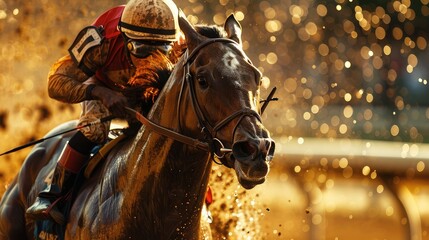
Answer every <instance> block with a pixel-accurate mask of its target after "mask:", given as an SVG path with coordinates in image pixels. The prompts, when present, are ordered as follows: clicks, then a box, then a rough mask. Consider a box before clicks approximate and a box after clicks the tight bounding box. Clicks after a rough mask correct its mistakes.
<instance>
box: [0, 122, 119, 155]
mask: <svg viewBox="0 0 429 240" xmlns="http://www.w3.org/2000/svg"><path fill="white" fill-rule="evenodd" d="M114 118H115V117H114V116H112V115H110V116H107V117H104V118H101V119H97V120H95V121H92V122H89V123H87V124H85V125H82V126H77V127H75V128H72V129H69V130H66V131H63V132H60V133H56V134H54V135H52V136H47V137H44V138H41V139H38V140H34V141H31V142H29V143H26V144H24V145H21V146H18V147H16V148H13V149H11V150H9V151H6V152H4V153H1V154H0V156H3V155H6V154H9V153H13V152H16V151H19V150H21V149H23V148H26V147H30V146H33V145H35V144H38V143H41V142H43V141H45V140H48V139H50V138H53V137H56V136H59V135H63V134H66V133H69V132H73V131H77V130H79V129H82V128H86V127H89V126H92V125H95V124H99V123H103V122H107V121H110V120H112V119H114Z"/></svg>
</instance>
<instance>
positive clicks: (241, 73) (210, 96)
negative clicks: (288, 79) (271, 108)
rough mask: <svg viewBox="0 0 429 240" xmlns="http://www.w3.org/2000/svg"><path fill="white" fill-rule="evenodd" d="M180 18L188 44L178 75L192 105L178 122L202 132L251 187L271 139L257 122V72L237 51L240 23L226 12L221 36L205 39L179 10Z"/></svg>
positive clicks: (265, 163)
mask: <svg viewBox="0 0 429 240" xmlns="http://www.w3.org/2000/svg"><path fill="white" fill-rule="evenodd" d="M179 23H180V28H181V30H182V31H183V33H184V34H185V37H186V44H187V46H188V52H187V53H185V58H184V60H183V61H184V67H183V69H184V73H183V74H184V77H185V79H186V81H185V83H184V84H185V85H186V84H188V85H189V86H188V87H189V90H190V91H189V98H188V99H190V102H191V103H189V104H188V107H189V108H193V110H192V109H189V110H188V109H182V110H184V111H185V114H183V116H182V117H181V122H182V123H181V124H182V126H186V129H193V130H192V131H194V132H195V133H197V134H200V135H202V136H201V137H202V138H204V139H205V141H207V142H209V146H210V149H211V152H212V153H213V154H214V155H215V156H216V157H217V158H218V159H220V160H221V161H222V163H224V164H225V165H226V166H228V167H231V168H234V169H235V171H236V174H237V176H238V180H239V182H240V184H241V185H242V186H243V187H244V188H246V189H251V188H253V187H254V186H256V185H258V184H261V183H263V182H264V181H265V177H266V176H267V174H268V171H269V162H270V161H271V159H272V157H273V154H274V149H275V143H274V141H273V140H272V139H271V138H270V134H269V132H268V131H267V130H266V129H265V127H264V126H263V125H262V122H261V117H260V105H259V103H260V96H259V92H260V84H261V73H260V72H259V71H258V69H257V68H256V67H255V66H254V65H253V64H252V63H251V61H250V60H249V59H248V57H247V56H246V54H245V53H244V51H243V50H242V41H241V26H240V24H239V23H238V21H237V20H236V19H235V18H234V16H233V15H231V16H229V17H228V18H227V20H226V21H225V24H224V33H223V35H224V36H222V34H220V35H219V36H215V37H214V38H213V37H210V38H209V37H207V36H204V35H202V34H200V33H199V32H198V31H197V30H196V29H195V28H194V27H193V26H192V25H191V24H190V23H189V22H188V21H187V19H186V17H185V16H184V14H183V13H182V14H181V16H180V18H179ZM222 31H223V30H222ZM200 32H201V31H200ZM205 35H207V34H205ZM182 90H183V89H182ZM195 115H196V116H197V119H195Z"/></svg>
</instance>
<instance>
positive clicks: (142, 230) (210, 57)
mask: <svg viewBox="0 0 429 240" xmlns="http://www.w3.org/2000/svg"><path fill="white" fill-rule="evenodd" d="M180 27H181V29H182V31H183V32H184V34H185V36H186V41H187V45H188V53H187V54H185V56H184V57H183V58H182V59H181V60H180V61H179V62H178V64H177V65H176V68H175V69H174V71H173V73H172V75H171V76H170V79H169V80H168V81H167V83H166V85H165V86H164V88H163V90H162V93H161V94H160V96H159V98H158V100H157V101H156V103H155V105H154V106H153V107H152V110H151V112H150V113H149V115H148V117H149V119H150V120H151V121H152V122H154V123H156V124H158V125H160V126H164V127H167V128H168V129H171V130H173V131H175V132H178V133H180V134H182V135H184V136H189V137H191V138H193V139H200V140H201V141H203V142H207V146H209V151H202V150H201V149H198V148H196V147H195V146H191V145H188V144H184V143H182V142H180V141H176V140H174V139H173V138H171V137H166V136H163V135H161V134H159V133H157V132H154V131H150V130H148V129H147V128H146V127H145V126H143V127H142V128H141V129H140V130H139V132H138V134H137V135H136V136H135V138H134V139H128V140H126V141H124V142H122V143H120V145H119V146H117V147H116V148H115V149H113V150H112V152H111V153H110V154H109V156H108V157H107V159H106V160H105V162H104V163H103V164H102V166H100V167H99V168H97V170H96V172H95V173H94V174H93V175H92V177H91V178H90V179H88V181H86V182H85V183H84V185H83V186H82V187H81V188H80V190H79V192H78V194H77V197H76V199H75V202H74V204H73V205H72V208H71V212H70V217H69V219H68V224H67V226H66V234H65V238H66V239H105V238H106V237H108V238H109V239H201V238H210V236H208V235H205V234H204V232H202V231H201V229H202V225H201V223H200V222H201V210H202V207H203V204H204V197H205V192H206V189H207V184H208V179H209V174H210V170H211V165H212V161H211V157H212V154H211V152H212V153H216V154H218V155H223V154H224V153H223V152H221V149H220V146H223V145H224V148H226V149H228V148H229V149H231V151H228V152H227V153H226V154H225V156H224V158H223V162H224V163H225V164H226V165H227V166H229V167H233V168H234V169H235V171H236V173H237V178H238V180H239V182H240V184H241V185H242V186H243V187H245V188H247V189H250V188H253V187H254V186H255V185H257V184H261V183H263V182H264V181H265V177H266V175H267V174H268V170H269V167H268V162H269V161H270V160H271V158H272V156H273V154H274V142H273V141H272V139H271V138H270V137H269V133H268V131H267V130H266V129H265V128H264V126H263V125H262V123H261V120H260V117H259V114H258V111H259V109H258V107H259V105H258V104H259V100H260V99H259V85H260V75H259V72H258V71H257V70H256V69H255V67H254V66H253V65H252V64H251V63H250V61H249V60H248V59H247V57H246V55H245V54H244V52H243V51H242V49H241V27H240V25H239V23H238V22H237V21H236V20H235V18H234V17H233V16H230V17H229V18H228V19H227V20H226V22H225V26H224V28H225V30H226V33H227V39H222V38H218V39H217V40H215V41H212V40H210V39H207V38H206V37H203V36H202V35H200V34H198V33H197V32H196V31H195V29H194V28H193V27H192V26H191V25H190V24H189V22H188V21H187V20H186V18H185V17H184V16H183V15H182V16H181V17H180ZM219 37H221V36H220V35H219ZM72 125H73V123H68V124H64V125H62V126H60V127H59V128H58V129H55V130H54V131H56V132H59V131H61V130H62V129H66V128H68V127H70V126H72ZM67 137H69V136H67V135H66V136H64V137H63V138H57V139H52V140H49V141H47V142H44V143H42V144H39V145H37V146H36V147H35V148H34V149H33V151H32V153H31V154H30V155H29V157H28V158H27V159H26V160H25V162H24V164H23V166H22V168H21V171H20V172H19V174H18V175H17V177H16V179H15V180H14V182H13V183H11V185H10V187H9V188H8V190H7V192H6V193H5V195H4V196H3V198H2V202H1V205H0V237H1V238H2V239H26V238H28V239H31V238H32V234H33V232H32V231H33V228H34V227H33V225H34V223H33V222H32V221H31V220H30V219H26V218H25V215H24V212H25V209H26V208H27V207H28V205H29V203H31V202H33V201H34V199H35V197H36V195H37V193H38V192H39V191H40V190H41V189H42V188H43V185H44V184H43V179H44V178H45V177H46V176H47V175H48V172H49V170H50V169H52V167H53V166H54V164H55V159H57V158H58V155H59V152H58V151H57V150H58V149H62V147H63V145H64V144H65V141H66V140H67ZM219 145H220V146H219ZM33 183H35V184H34V185H33Z"/></svg>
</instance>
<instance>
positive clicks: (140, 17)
mask: <svg viewBox="0 0 429 240" xmlns="http://www.w3.org/2000/svg"><path fill="white" fill-rule="evenodd" d="M178 14H179V10H178V8H177V6H176V4H175V3H174V2H173V1H172V0H130V1H129V2H128V3H127V4H126V5H125V8H124V11H123V12H122V16H121V20H120V22H119V26H118V27H119V29H120V31H121V32H122V33H123V34H125V36H126V37H127V38H129V39H135V40H142V41H163V42H174V41H177V39H178V36H179V33H180V28H179V21H178Z"/></svg>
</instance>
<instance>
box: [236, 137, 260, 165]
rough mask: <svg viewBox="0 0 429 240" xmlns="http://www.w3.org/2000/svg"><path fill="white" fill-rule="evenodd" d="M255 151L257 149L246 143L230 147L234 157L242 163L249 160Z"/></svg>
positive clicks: (238, 143)
mask: <svg viewBox="0 0 429 240" xmlns="http://www.w3.org/2000/svg"><path fill="white" fill-rule="evenodd" d="M257 151H258V149H257V147H256V146H255V145H254V144H251V143H250V142H247V141H243V142H237V143H235V144H234V145H233V147H232V152H233V154H234V157H235V158H236V159H239V160H242V161H245V160H251V159H252V158H253V157H254V155H255V154H256V152H257Z"/></svg>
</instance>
